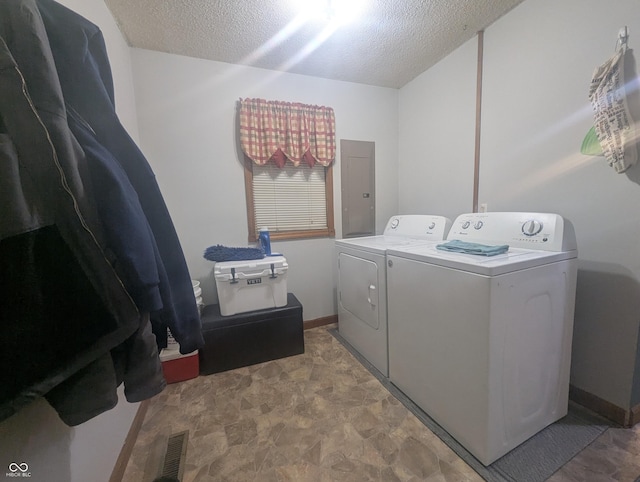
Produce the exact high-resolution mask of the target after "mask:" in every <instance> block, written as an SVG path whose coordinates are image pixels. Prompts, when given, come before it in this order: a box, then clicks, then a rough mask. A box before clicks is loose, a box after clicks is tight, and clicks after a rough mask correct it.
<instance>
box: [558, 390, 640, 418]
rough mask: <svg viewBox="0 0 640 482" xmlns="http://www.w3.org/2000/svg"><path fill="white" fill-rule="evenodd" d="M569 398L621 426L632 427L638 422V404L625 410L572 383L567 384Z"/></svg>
mask: <svg viewBox="0 0 640 482" xmlns="http://www.w3.org/2000/svg"><path fill="white" fill-rule="evenodd" d="M569 398H570V399H571V400H573V401H574V402H576V403H577V404H578V405H582V406H583V407H585V408H588V409H589V410H591V411H592V412H595V413H597V414H598V415H602V416H603V417H605V418H607V419H609V420H611V421H613V422H615V423H617V424H618V425H621V426H623V427H632V426H633V425H635V424H636V423H638V422H640V405H636V406H635V407H632V408H631V410H625V409H624V408H622V407H618V406H617V405H616V404H614V403H611V402H609V401H607V400H604V399H602V398H600V397H598V396H597V395H594V394H593V393H589V392H587V391H584V390H582V389H581V388H578V387H574V386H573V385H570V386H569Z"/></svg>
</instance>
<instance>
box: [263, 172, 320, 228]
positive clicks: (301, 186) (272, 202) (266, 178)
mask: <svg viewBox="0 0 640 482" xmlns="http://www.w3.org/2000/svg"><path fill="white" fill-rule="evenodd" d="M325 179H326V178H325V167H324V166H322V165H321V164H319V163H316V164H315V165H314V167H309V166H308V165H307V164H306V163H301V164H300V165H299V166H298V167H295V166H293V165H292V164H291V163H287V164H286V165H285V166H284V167H283V168H282V169H280V168H279V167H277V166H276V165H275V164H274V163H272V162H269V163H267V164H265V165H262V166H259V165H256V164H254V165H253V199H254V209H255V222H256V225H255V228H256V232H257V231H258V230H259V229H260V228H262V227H267V228H269V231H271V232H282V231H304V230H316V229H327V214H326V206H327V199H326V190H325Z"/></svg>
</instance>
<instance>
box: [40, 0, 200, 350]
mask: <svg viewBox="0 0 640 482" xmlns="http://www.w3.org/2000/svg"><path fill="white" fill-rule="evenodd" d="M37 5H38V9H39V11H40V13H41V15H42V19H43V22H44V25H45V28H46V30H47V36H48V39H49V43H50V46H51V50H52V53H53V57H54V59H55V63H56V69H57V72H58V76H59V79H60V85H61V87H62V91H63V94H64V99H65V102H67V104H68V105H70V106H71V107H72V108H73V109H74V110H75V111H76V112H77V113H78V114H79V115H80V116H81V117H82V118H83V119H84V120H85V121H86V122H87V124H88V125H89V126H90V127H91V129H92V130H93V131H94V133H95V138H96V140H97V142H99V143H100V144H101V145H102V146H104V148H106V150H108V151H109V152H110V153H111V154H112V155H113V158H114V159H116V160H117V161H118V162H119V163H120V165H121V166H122V169H123V170H124V172H126V174H127V176H128V178H129V181H130V182H131V185H132V186H133V188H134V189H135V191H136V193H137V195H138V198H139V201H140V205H141V206H142V209H143V211H144V214H145V215H146V218H147V220H148V223H149V226H150V227H151V230H152V232H153V235H154V238H155V242H156V243H157V247H158V252H159V256H160V261H161V267H162V268H163V269H164V270H165V271H166V280H167V282H166V283H161V284H160V291H161V296H162V301H163V307H162V309H161V310H159V311H157V312H152V313H151V321H152V323H153V327H154V333H155V334H156V336H157V337H158V339H159V340H160V346H166V327H167V326H168V327H169V328H170V329H171V333H172V334H173V336H174V337H175V339H176V340H177V341H178V342H179V344H180V351H181V353H190V352H192V351H194V350H196V349H198V348H200V347H201V346H203V344H204V339H203V338H202V333H201V324H200V316H199V313H198V309H197V306H196V304H195V297H194V295H193V288H192V286H191V278H190V275H189V271H188V269H187V264H186V261H185V259H184V254H183V252H182V248H181V246H180V241H179V239H178V236H177V233H176V231H175V228H174V226H173V223H172V221H171V217H170V215H169V211H168V209H167V206H166V204H165V202H164V199H163V197H162V194H161V192H160V188H159V187H158V184H157V181H156V179H155V174H154V173H153V171H152V169H151V167H150V166H149V163H148V162H147V160H146V158H145V157H144V155H143V154H142V152H141V151H140V149H139V148H138V146H137V145H136V144H135V142H134V141H133V140H132V139H131V137H130V136H129V134H128V133H127V131H126V130H125V129H124V127H123V126H122V124H121V123H120V121H119V119H118V116H117V115H116V112H115V102H114V90H113V82H112V77H111V68H110V65H109V60H108V57H107V52H106V48H105V44H104V39H103V36H102V33H101V31H100V29H99V28H98V27H97V26H96V25H94V24H93V23H91V22H89V21H88V20H87V19H85V18H83V17H82V16H80V15H78V14H77V13H75V12H73V11H72V10H69V9H68V8H66V7H64V6H62V5H60V4H58V3H56V2H55V1H53V0H37Z"/></svg>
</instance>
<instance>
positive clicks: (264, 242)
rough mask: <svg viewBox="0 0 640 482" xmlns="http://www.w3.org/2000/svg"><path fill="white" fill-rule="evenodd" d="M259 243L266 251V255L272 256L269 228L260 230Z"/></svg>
mask: <svg viewBox="0 0 640 482" xmlns="http://www.w3.org/2000/svg"><path fill="white" fill-rule="evenodd" d="M258 242H259V243H260V246H261V247H262V249H263V250H264V254H266V255H267V256H270V255H271V238H270V237H269V228H260V234H259V235H258Z"/></svg>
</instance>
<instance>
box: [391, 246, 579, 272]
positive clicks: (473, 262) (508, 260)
mask: <svg viewBox="0 0 640 482" xmlns="http://www.w3.org/2000/svg"><path fill="white" fill-rule="evenodd" d="M436 244H437V243H431V244H430V245H421V246H407V247H398V248H391V249H389V250H388V251H387V255H388V256H398V257H401V258H406V259H411V260H414V261H421V262H424V263H429V264H433V265H437V266H444V267H447V268H452V269H457V270H460V271H466V272H469V273H476V274H480V275H485V276H497V275H501V274H505V273H511V272H513V271H519V270H523V269H527V268H533V267H535V266H541V265H544V264H549V263H554V262H557V261H562V260H566V259H572V258H576V257H577V251H576V250H571V251H559V252H553V251H542V250H529V249H522V248H509V251H507V252H506V253H504V254H499V255H496V256H478V255H475V254H464V253H451V252H447V251H442V250H439V249H437V248H436Z"/></svg>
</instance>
